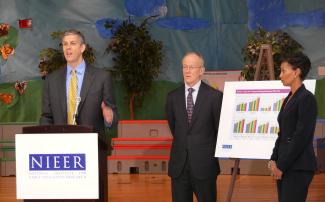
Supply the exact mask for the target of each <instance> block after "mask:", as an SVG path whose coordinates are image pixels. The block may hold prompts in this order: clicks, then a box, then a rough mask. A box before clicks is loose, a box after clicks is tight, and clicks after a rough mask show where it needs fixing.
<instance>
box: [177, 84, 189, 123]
mask: <svg viewBox="0 0 325 202" xmlns="http://www.w3.org/2000/svg"><path fill="white" fill-rule="evenodd" d="M177 100H179V102H180V104H179V106H181V113H182V114H183V115H182V117H185V118H184V123H185V124H186V125H188V118H187V111H186V97H185V85H183V86H182V87H181V88H180V91H179V93H178V97H177Z"/></svg>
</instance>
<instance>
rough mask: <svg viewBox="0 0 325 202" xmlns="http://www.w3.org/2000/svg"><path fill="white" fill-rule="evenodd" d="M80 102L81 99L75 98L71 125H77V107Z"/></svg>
mask: <svg viewBox="0 0 325 202" xmlns="http://www.w3.org/2000/svg"><path fill="white" fill-rule="evenodd" d="M80 101H81V97H77V99H76V109H75V111H74V113H73V122H72V125H77V116H78V107H79V104H80Z"/></svg>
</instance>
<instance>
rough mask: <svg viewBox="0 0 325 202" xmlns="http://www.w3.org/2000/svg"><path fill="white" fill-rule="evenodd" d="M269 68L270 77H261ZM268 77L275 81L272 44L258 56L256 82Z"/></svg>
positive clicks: (233, 177) (234, 172)
mask: <svg viewBox="0 0 325 202" xmlns="http://www.w3.org/2000/svg"><path fill="white" fill-rule="evenodd" d="M265 66H266V68H267V70H268V75H263V77H261V76H262V75H261V70H262V68H265ZM266 76H268V78H269V80H275V75H274V63H273V57H272V45H270V44H262V45H261V49H260V53H259V56H258V60H257V64H256V71H255V75H254V81H259V80H265V77H266ZM234 160H235V165H234V167H233V170H232V175H231V182H230V185H229V189H228V194H227V200H226V201H227V202H231V198H232V194H233V191H234V188H235V182H236V178H237V173H238V169H239V161H240V159H239V158H235V159H234Z"/></svg>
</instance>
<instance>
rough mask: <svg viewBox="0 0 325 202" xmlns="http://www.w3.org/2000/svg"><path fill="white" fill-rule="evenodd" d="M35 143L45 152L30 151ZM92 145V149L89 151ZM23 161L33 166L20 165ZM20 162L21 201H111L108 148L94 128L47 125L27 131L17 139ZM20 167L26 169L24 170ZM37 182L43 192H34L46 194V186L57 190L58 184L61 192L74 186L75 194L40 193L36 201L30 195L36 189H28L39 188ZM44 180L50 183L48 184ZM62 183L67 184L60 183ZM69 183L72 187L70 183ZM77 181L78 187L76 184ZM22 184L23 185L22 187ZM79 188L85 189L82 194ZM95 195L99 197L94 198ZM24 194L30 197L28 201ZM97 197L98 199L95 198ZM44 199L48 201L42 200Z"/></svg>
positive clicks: (19, 186)
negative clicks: (54, 187) (108, 186)
mask: <svg viewBox="0 0 325 202" xmlns="http://www.w3.org/2000/svg"><path fill="white" fill-rule="evenodd" d="M43 139H44V141H45V143H44V145H46V146H45V147H44V148H42V144H43V143H42V141H43ZM33 140H34V141H33ZM38 140H39V141H38ZM35 141H36V146H35V147H37V146H38V147H41V149H42V150H41V151H39V150H37V152H36V153H37V154H35V151H33V148H29V147H33V144H32V143H31V142H35ZM52 142H53V143H52ZM78 144H80V145H78ZM88 144H89V147H90V148H87V147H88ZM24 145H25V146H24ZM26 145H27V146H26ZM94 145H95V146H94ZM97 146H98V147H97ZM26 147H27V150H28V151H29V150H31V152H30V153H27V154H26V152H25V151H24V150H23V149H24V148H26ZM48 147H50V148H48ZM51 147H53V148H54V149H53V148H51ZM20 148H23V149H20ZM43 149H44V151H43ZM84 150H85V151H84ZM22 151H24V152H22ZM53 151H54V153H53ZM58 151H59V152H58ZM80 151H82V152H80ZM18 155H19V156H18ZM27 155H29V156H27ZM89 157H95V158H89ZM19 158H20V159H21V158H24V160H21V162H23V163H25V164H27V163H26V162H27V161H28V158H29V161H28V162H29V165H23V163H18V162H19ZM16 159H17V160H18V161H17V171H19V170H23V171H20V173H21V174H20V175H19V172H17V198H19V199H24V201H26V202H34V201H60V202H62V201H65V202H68V201H107V198H108V188H107V144H106V143H105V142H104V141H103V140H102V138H99V137H98V134H96V133H94V132H93V128H92V127H90V126H77V125H44V126H29V127H24V128H23V134H17V135H16ZM31 162H32V163H31ZM34 166H35V167H36V169H35V168H34ZM20 167H23V169H21V168H20ZM33 169H35V170H33ZM37 169H39V170H37ZM26 172H27V175H29V176H28V177H26ZM44 173H45V174H44ZM53 173H54V174H53ZM57 175H58V176H57ZM21 178H24V179H21ZM34 178H35V179H34ZM60 178H62V179H60ZM19 180H20V181H19ZM29 180H32V181H29ZM33 180H34V181H36V182H40V183H39V185H37V186H36V187H38V189H39V190H35V189H34V190H33V191H32V192H34V191H35V192H38V191H39V192H43V191H42V189H43V187H46V185H49V187H51V186H52V187H53V186H55V183H57V186H60V188H61V189H63V188H62V187H61V186H72V187H71V190H73V191H72V192H71V193H73V194H71V196H70V195H69V194H70V193H68V191H69V189H68V191H66V189H63V191H62V192H61V191H58V192H57V193H52V192H51V193H50V194H49V195H46V194H45V193H46V192H44V193H40V196H39V195H38V193H37V194H36V195H35V196H36V197H33V194H29V192H30V190H29V189H32V188H30V187H29V185H28V184H33V185H31V186H34V185H35V184H37V183H34V181H33ZM43 180H45V181H46V182H45V183H44V182H43ZM47 180H48V181H49V183H48V182H47ZM60 180H62V181H63V182H65V181H67V182H66V183H62V182H61V183H60V182H59V181H60ZM21 181H22V182H21ZM69 181H70V185H69V183H68V182H69ZM75 181H76V184H74V183H73V182H75ZM71 182H72V183H71ZM24 183H25V184H24ZM42 183H43V184H42ZM78 183H79V184H78ZM21 184H23V185H22V186H21ZM53 184H54V185H53ZM42 185H43V186H42ZM78 186H83V187H82V188H81V189H80V190H79V187H78ZM21 187H23V188H21ZM26 187H27V188H26ZM94 187H95V188H94ZM60 188H59V190H60ZM24 189H25V190H24ZM94 190H95V191H94ZM88 191H89V194H88ZM53 192H54V191H53ZM94 192H96V193H95V194H94ZM79 193H80V198H79ZM24 194H25V195H27V196H28V197H27V198H25V197H24ZM87 194H88V195H91V197H88V195H87ZM95 195H96V197H93V196H95ZM41 196H45V197H44V198H40V197H41ZM52 196H53V198H52ZM62 196H68V197H62ZM84 196H86V197H84ZM22 197H23V198H22ZM61 197H62V198H61ZM94 198H98V199H94Z"/></svg>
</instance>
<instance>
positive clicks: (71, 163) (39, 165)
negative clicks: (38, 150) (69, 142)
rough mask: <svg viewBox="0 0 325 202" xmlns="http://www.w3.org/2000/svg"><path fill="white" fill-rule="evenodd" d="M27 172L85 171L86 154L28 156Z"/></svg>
mask: <svg viewBox="0 0 325 202" xmlns="http://www.w3.org/2000/svg"><path fill="white" fill-rule="evenodd" d="M29 170H86V154H29Z"/></svg>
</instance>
